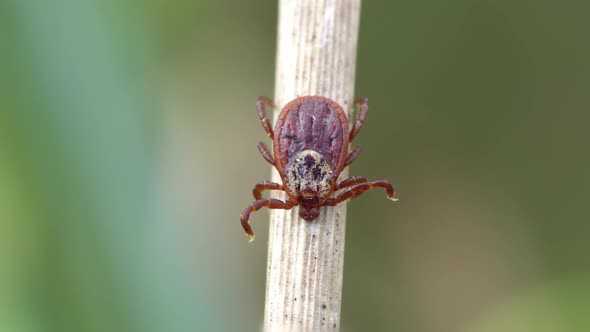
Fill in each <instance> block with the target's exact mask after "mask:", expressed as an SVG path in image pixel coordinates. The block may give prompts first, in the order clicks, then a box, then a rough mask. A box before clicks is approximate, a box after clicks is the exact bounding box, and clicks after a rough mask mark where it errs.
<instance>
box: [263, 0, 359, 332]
mask: <svg viewBox="0 0 590 332" xmlns="http://www.w3.org/2000/svg"><path fill="white" fill-rule="evenodd" d="M359 16H360V0H280V1H279V31H278V52H277V72H276V86H275V98H274V100H275V103H276V105H277V106H278V108H279V110H280V108H281V107H282V106H284V105H285V104H286V103H287V102H289V101H291V100H292V99H294V98H296V97H298V96H305V95H321V96H324V97H328V98H330V99H333V100H335V101H336V102H337V103H338V104H340V105H341V106H342V108H343V109H344V110H345V111H347V114H348V117H349V119H351V118H352V117H351V113H352V102H353V98H354V76H355V62H356V47H357V38H358V27H359ZM279 110H275V114H274V119H275V121H276V118H277V116H278V111H279ZM347 175H348V170H347V169H345V170H344V171H343V172H342V173H341V174H340V178H341V179H342V178H346V177H347ZM272 178H273V181H275V182H279V183H280V182H281V179H280V177H279V174H278V173H277V172H276V170H274V169H273V174H272ZM278 198H282V199H284V198H285V197H280V196H278ZM270 219H271V220H270V234H269V248H268V269H267V281H266V305H265V315H264V327H265V330H267V331H270V330H272V331H284V330H297V331H304V330H318V329H322V330H325V329H338V328H339V326H340V303H341V298H342V272H343V261H344V231H345V226H346V205H345V204H344V203H342V204H340V205H338V206H336V207H322V209H321V214H320V217H319V218H318V219H316V220H314V221H312V222H307V221H305V220H303V219H300V218H299V216H298V208H294V209H292V210H290V211H285V210H272V211H271V217H270Z"/></svg>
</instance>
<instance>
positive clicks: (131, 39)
mask: <svg viewBox="0 0 590 332" xmlns="http://www.w3.org/2000/svg"><path fill="white" fill-rule="evenodd" d="M588 9H589V8H588V6H587V5H585V4H584V3H583V2H574V1H561V2H557V1H555V2H549V1H546V2H538V1H537V2H534V1H524V0H516V1H514V0H500V1H460V0H459V1H444V2H441V1H436V0H426V1H409V0H405V1H376V0H373V1H365V2H364V4H363V12H362V19H361V31H360V40H359V50H358V66H357V82H356V91H357V95H358V96H367V97H369V100H370V112H369V117H368V121H367V123H366V125H365V128H364V130H363V131H362V133H361V134H360V136H359V138H358V143H359V144H360V145H362V146H364V152H363V154H362V156H361V158H359V160H358V161H357V162H356V163H355V164H354V165H353V166H352V169H351V174H354V175H363V176H367V177H369V178H371V179H380V178H385V179H390V180H391V181H392V182H393V183H394V184H396V187H397V190H398V192H399V197H400V198H401V201H400V202H399V203H398V204H396V205H392V204H391V203H390V202H389V201H387V200H385V198H384V197H383V195H382V193H381V192H374V193H369V194H367V195H365V196H363V197H360V198H358V199H356V200H354V201H352V202H351V203H350V204H349V208H348V211H349V214H348V215H349V219H348V232H347V241H346V258H345V259H346V262H345V271H344V273H345V274H344V293H343V309H342V310H343V311H342V325H343V329H344V330H347V331H412V332H413V331H425V332H426V331H428V332H430V331H449V332H451V331H465V332H483V331H518V332H520V331H536V332H537V331H590V259H589V257H588V254H589V252H590V226H589V223H588V222H589V221H590V218H589V217H590V210H589V209H588V208H587V205H588V203H587V200H588V198H590V190H589V188H590V176H588V170H589V166H590V154H589V152H588V150H589V144H590V139H589V138H590V135H589V134H588V132H587V131H588V128H587V127H588V124H589V123H590V116H589V113H588V110H589V108H590V91H589V87H590V65H589V63H588V62H589V59H590V47H589V46H590V34H589V31H590V24H589V23H588V14H587V13H588ZM276 12H277V8H276V3H275V2H274V1H261V0H255V1H254V0H252V1H229V0H222V1H219V0H217V1H213V0H209V1H204V0H203V1H199V0H192V1H187V0H175V1H164V0H145V1H138V0H125V1H108V0H104V1H98V0H95V1H90V0H89V1H79V2H75V1H62V0H56V1H23V0H7V1H2V2H0V331H1V332H29V331H35V332H36V331H125V332H126V331H158V332H159V331H256V330H257V329H258V328H259V327H260V324H261V321H262V315H263V303H264V288H265V269H266V240H267V238H268V236H267V235H268V233H267V229H268V226H267V223H268V222H267V220H268V218H267V217H268V214H267V212H266V211H264V212H261V213H259V214H258V215H256V216H255V217H254V218H253V224H254V227H255V229H256V231H257V241H255V242H254V243H253V244H250V245H248V243H247V241H246V239H245V238H244V236H243V232H242V230H241V228H240V226H239V222H238V216H239V214H240V212H241V211H242V209H243V208H244V207H246V206H247V205H248V204H249V203H250V201H251V200H252V198H251V194H250V192H251V188H252V186H253V185H254V183H256V182H258V181H261V180H264V179H268V178H269V167H268V165H267V164H266V162H265V161H264V160H263V159H262V158H261V157H260V156H259V154H258V152H257V150H256V143H257V142H258V141H259V140H265V137H266V136H265V134H264V131H263V130H262V127H261V126H260V124H259V121H258V117H257V114H256V109H255V101H256V98H257V97H258V96H259V95H269V96H272V94H273V86H274V82H273V79H274V62H275V59H274V56H275V50H276V48H275V41H276V19H277V17H276Z"/></svg>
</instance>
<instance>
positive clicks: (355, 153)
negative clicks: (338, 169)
mask: <svg viewBox="0 0 590 332" xmlns="http://www.w3.org/2000/svg"><path fill="white" fill-rule="evenodd" d="M362 150H363V149H362V148H361V147H360V146H357V147H356V148H354V150H352V151H351V152H350V153H349V154H348V158H346V162H345V163H344V167H346V166H348V165H350V164H352V162H353V161H355V160H356V158H357V157H358V156H359V154H361V151H362Z"/></svg>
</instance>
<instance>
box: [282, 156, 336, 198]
mask: <svg viewBox="0 0 590 332" xmlns="http://www.w3.org/2000/svg"><path fill="white" fill-rule="evenodd" d="M285 180H286V181H285V182H286V183H285V185H286V186H287V189H288V190H289V192H290V193H291V194H293V196H295V197H297V196H299V195H298V193H299V192H303V191H315V192H317V193H318V196H319V197H320V199H321V198H324V197H327V196H328V195H330V192H331V191H332V185H333V182H334V172H333V171H332V168H331V167H330V164H328V162H327V161H326V159H325V158H324V157H323V156H322V155H321V154H320V153H319V152H317V151H314V150H303V151H301V152H299V153H298V154H296V155H295V158H293V159H292V160H291V161H290V162H289V163H288V164H287V166H286V167H285Z"/></svg>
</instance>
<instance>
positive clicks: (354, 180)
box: [334, 176, 369, 190]
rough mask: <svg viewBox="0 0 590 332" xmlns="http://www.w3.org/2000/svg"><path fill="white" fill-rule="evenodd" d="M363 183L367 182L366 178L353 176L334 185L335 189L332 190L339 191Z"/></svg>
mask: <svg viewBox="0 0 590 332" xmlns="http://www.w3.org/2000/svg"><path fill="white" fill-rule="evenodd" d="M363 182H369V180H367V178H366V177H364V176H353V177H350V178H348V179H346V180H343V181H342V182H340V183H338V184H337V185H336V188H334V190H340V189H344V188H348V187H352V186H354V185H355V184H359V183H363Z"/></svg>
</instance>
